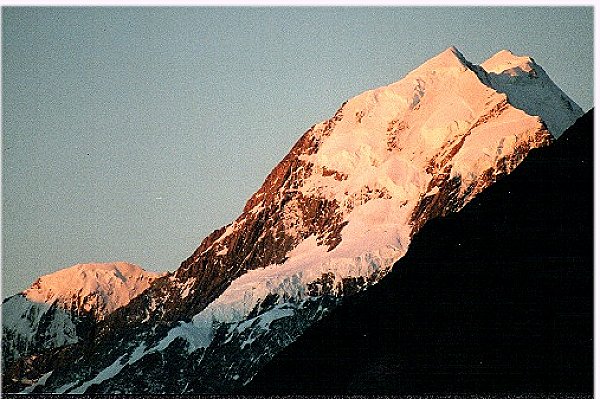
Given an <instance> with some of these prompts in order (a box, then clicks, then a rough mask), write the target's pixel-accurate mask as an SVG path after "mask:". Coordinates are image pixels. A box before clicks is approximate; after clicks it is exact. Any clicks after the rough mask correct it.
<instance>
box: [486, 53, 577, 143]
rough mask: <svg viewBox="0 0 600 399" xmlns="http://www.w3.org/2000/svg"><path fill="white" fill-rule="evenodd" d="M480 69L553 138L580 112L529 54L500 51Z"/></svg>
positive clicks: (516, 105) (493, 85) (492, 83)
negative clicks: (536, 118)
mask: <svg viewBox="0 0 600 399" xmlns="http://www.w3.org/2000/svg"><path fill="white" fill-rule="evenodd" d="M481 68H483V69H484V70H485V71H486V74H487V77H488V79H489V82H490V85H491V86H492V87H493V88H494V89H496V90H497V91H499V92H502V93H506V95H507V96H508V99H509V101H510V103H511V104H512V105H514V106H515V107H517V108H519V109H522V110H523V111H525V112H527V113H528V114H529V115H537V116H539V117H540V118H541V119H542V120H543V121H544V123H545V124H546V126H548V130H550V132H551V133H552V134H553V135H554V137H559V136H560V135H561V134H562V132H564V131H565V130H566V129H567V128H568V127H569V126H571V125H572V124H573V123H574V122H575V121H576V120H577V119H578V118H579V117H581V116H582V115H583V110H582V109H581V108H580V107H579V106H578V105H577V104H576V103H575V102H574V101H573V100H571V99H570V98H569V96H567V95H566V94H565V93H564V92H563V91H562V90H561V89H560V88H558V86H556V84H555V83H554V82H553V81H552V79H550V77H549V76H548V74H547V73H546V71H545V70H544V68H542V67H541V66H540V65H538V64H537V63H536V62H535V61H534V60H533V58H531V57H528V56H516V55H514V54H513V53H512V52H510V51H508V50H502V51H500V52H498V53H496V54H495V55H493V56H492V57H490V58H489V59H488V60H486V61H485V62H483V63H482V64H481Z"/></svg>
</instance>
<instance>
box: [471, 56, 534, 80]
mask: <svg viewBox="0 0 600 399" xmlns="http://www.w3.org/2000/svg"><path fill="white" fill-rule="evenodd" d="M481 67H482V68H483V69H485V70H486V71H487V72H488V73H496V74H500V73H506V74H508V75H510V76H518V75H523V74H525V75H529V74H532V75H534V74H537V71H536V69H537V68H539V65H537V64H536V63H535V61H534V60H533V58H531V57H529V56H517V55H515V54H513V53H512V52H511V51H510V50H501V51H499V52H497V53H496V54H494V55H493V56H491V57H490V58H488V59H487V60H486V61H485V62H483V63H482V64H481Z"/></svg>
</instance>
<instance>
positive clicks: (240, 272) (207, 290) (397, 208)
mask: <svg viewBox="0 0 600 399" xmlns="http://www.w3.org/2000/svg"><path fill="white" fill-rule="evenodd" d="M506 61H507V60H506V57H503V58H502V62H506ZM524 62H525V64H523V62H522V60H517V57H515V59H514V63H517V64H519V65H521V64H523V66H522V68H523V69H526V68H530V69H531V70H535V71H538V70H541V68H540V67H539V66H537V65H536V64H535V63H533V61H532V60H530V59H527V60H526V61H524ZM514 63H513V64H514ZM511 65H512V64H511ZM513 66H514V65H513ZM488 68H490V69H491V68H495V69H494V70H495V71H496V72H494V73H496V74H499V75H502V73H503V72H502V71H500V72H498V70H500V69H502V68H501V66H499V65H498V64H497V62H490V63H488ZM511 71H512V69H511ZM509 73H512V72H509ZM532 76H533V75H532ZM532 79H535V77H532ZM492 80H493V79H492V77H491V76H490V75H489V74H488V72H486V70H485V69H484V68H482V67H479V66H475V65H473V64H471V63H469V62H468V61H466V60H465V59H464V57H463V56H462V55H461V54H460V53H459V52H458V50H456V49H455V48H450V49H448V50H446V51H445V52H443V53H442V54H440V55H438V56H437V57H434V58H433V59H431V60H429V61H427V62H426V63H425V64H423V65H422V66H421V67H419V68H417V69H416V70H415V71H413V72H411V73H409V74H408V75H407V76H406V77H405V78H404V79H402V80H401V81H399V82H397V83H394V84H391V85H389V86H386V87H382V88H379V89H376V90H371V91H368V92H366V93H363V94H361V95H359V96H357V97H355V98H352V99H350V100H349V101H347V102H346V103H344V104H343V105H342V107H341V108H340V109H339V110H338V111H337V112H336V113H335V114H334V116H333V117H332V118H331V119H329V120H327V121H324V122H322V123H319V124H316V125H315V126H313V127H312V128H310V129H309V130H308V131H307V132H306V133H305V134H304V135H303V136H302V137H301V138H300V140H299V141H298V142H297V143H296V145H295V146H294V147H293V148H292V150H291V151H290V153H289V154H288V155H287V156H286V157H285V158H284V159H283V160H282V161H281V162H280V163H279V164H278V165H277V166H276V167H275V169H273V171H272V172H271V173H270V174H269V176H268V177H267V179H266V180H265V182H264V184H263V186H262V187H261V188H260V189H259V190H258V191H257V192H256V193H255V194H254V195H253V196H252V198H251V199H250V200H249V201H248V203H247V204H246V206H245V208H244V211H243V213H242V214H241V215H240V217H239V218H237V219H236V220H235V221H234V222H233V223H231V224H230V225H228V226H225V227H223V228H222V229H219V230H217V231H215V232H213V233H212V234H211V235H209V236H208V237H207V238H206V239H205V240H204V241H203V242H202V244H201V245H200V247H199V248H198V249H197V250H196V251H195V252H194V254H193V255H192V256H190V257H189V258H188V259H187V260H186V261H184V262H183V263H182V265H181V266H180V268H179V269H178V270H176V271H175V272H174V273H171V274H169V275H167V276H164V277H162V278H159V279H157V280H156V281H154V282H153V283H152V284H151V286H150V288H149V289H148V290H146V291H145V292H144V293H143V294H141V295H139V296H138V297H136V298H135V299H133V300H132V301H131V302H130V303H129V304H128V305H127V306H124V307H122V308H120V309H118V310H116V311H115V312H113V313H111V314H110V315H108V316H107V317H106V318H105V319H104V320H103V321H101V322H100V323H99V325H98V327H97V331H96V332H95V334H94V336H93V337H91V339H90V340H89V342H88V343H87V344H86V345H85V347H84V349H83V350H84V353H85V354H86V356H83V357H81V358H78V359H72V361H70V362H63V363H61V364H60V365H58V366H56V367H54V368H53V369H45V370H43V371H40V373H42V372H43V373H44V375H45V376H46V377H45V379H43V380H41V379H40V381H41V382H39V383H37V385H36V386H35V387H33V388H31V389H34V390H35V391H47V392H70V393H81V392H115V393H116V392H121V393H126V392H156V393H160V392H174V393H175V392H177V393H192V392H196V393H198V392H200V393H202V392H218V393H225V392H229V391H231V390H233V389H235V387H238V386H241V385H243V384H245V383H247V382H248V381H250V380H251V379H252V377H253V375H254V374H255V373H256V372H257V371H258V370H259V369H260V368H261V367H263V366H264V364H266V363H267V362H268V361H269V360H270V359H271V358H272V357H273V356H274V355H275V354H276V353H277V352H279V351H280V350H281V349H282V348H284V347H285V346H287V345H288V344H289V343H291V342H293V341H294V340H295V339H296V338H297V337H298V336H299V335H301V334H302V332H303V331H304V330H305V329H306V328H308V326H310V325H311V324H312V323H314V322H315V321H317V320H319V319H320V318H322V317H323V315H324V314H326V313H328V312H329V311H330V310H331V309H332V308H334V307H335V306H336V304H338V303H339V301H340V300H341V298H343V297H344V296H347V295H350V294H353V293H356V292H359V291H362V290H364V289H365V288H367V287H368V286H370V285H372V284H374V283H376V282H377V281H379V280H380V279H381V278H382V277H383V276H385V275H386V274H387V273H388V272H389V270H390V268H391V266H392V265H393V263H394V262H395V261H396V260H398V259H399V258H400V257H402V256H403V255H404V253H405V252H406V250H407V248H408V245H409V243H410V240H411V237H412V236H413V235H414V234H415V233H416V232H417V231H418V230H419V229H420V228H421V227H422V226H423V225H424V223H425V222H426V221H427V220H430V219H431V218H434V217H437V216H444V215H446V214H448V213H449V212H454V211H458V210H460V209H461V208H462V207H463V206H464V205H465V204H466V203H468V202H469V201H470V200H471V199H472V198H474V196H475V195H477V194H478V193H479V192H481V191H482V190H484V189H485V188H486V187H488V186H490V185H491V184H493V183H494V182H495V181H496V179H497V178H499V177H500V176H503V175H505V174H508V173H510V172H511V171H512V170H513V169H514V168H515V167H516V166H517V165H518V164H519V163H520V162H521V161H522V159H523V158H524V157H525V156H526V155H527V153H528V152H529V150H530V149H532V148H536V147H541V146H545V145H548V144H549V143H550V142H551V141H552V140H553V137H552V135H551V133H553V134H555V135H559V134H560V133H562V131H560V129H557V128H552V131H549V130H548V127H547V125H546V124H545V123H544V121H543V119H541V118H540V117H539V116H536V115H530V114H527V113H526V112H524V111H523V110H521V109H519V108H516V107H515V106H514V100H513V99H512V97H519V93H520V92H519V90H512V91H511V92H510V93H508V95H507V94H506V93H503V92H502V91H498V90H501V85H496V86H493V85H492V84H491V82H492ZM541 83H542V82H541V81H540V84H541ZM550 83H551V82H550ZM527 84H531V85H533V86H535V81H534V82H533V83H531V82H527ZM548 84H549V83H548V82H547V81H543V85H541V86H542V87H548ZM552 87H553V88H554V87H555V86H554V85H553V84H552ZM552 90H554V89H552ZM552 90H545V91H544V90H542V91H543V93H542V94H543V95H545V96H550V97H553V96H555V95H556V93H555V92H554V91H552ZM556 90H559V89H558V88H556ZM569 101H570V100H569ZM565 104H567V103H565ZM568 105H569V106H567V105H564V106H562V107H559V108H557V109H556V110H555V112H557V113H560V114H561V115H562V117H563V119H565V120H570V121H574V120H575V119H576V118H577V117H578V116H579V115H580V114H581V110H580V109H578V107H576V105H572V104H571V102H568ZM50 372H52V374H49V373H50ZM40 377H41V374H40Z"/></svg>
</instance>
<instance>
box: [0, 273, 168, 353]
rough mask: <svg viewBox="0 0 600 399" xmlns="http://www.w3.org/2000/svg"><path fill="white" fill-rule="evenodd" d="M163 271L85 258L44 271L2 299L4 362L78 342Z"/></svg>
mask: <svg viewBox="0 0 600 399" xmlns="http://www.w3.org/2000/svg"><path fill="white" fill-rule="evenodd" d="M157 277H158V275H157V274H154V273H149V272H146V271H145V270H143V269H142V268H140V267H138V266H135V265H132V264H129V263H124V262H116V263H95V264H79V265H75V266H72V267H69V268H66V269H62V270H59V271H57V272H55V273H52V274H48V275H46V276H42V277H40V278H39V279H38V280H37V281H36V282H35V283H33V285H32V286H31V287H30V288H28V289H26V290H25V291H23V292H22V293H19V294H17V295H14V296H12V297H10V298H7V299H6V300H5V301H4V302H3V304H2V327H3V329H2V349H3V350H2V352H3V353H2V360H3V362H6V361H11V360H14V359H17V358H19V357H21V356H24V355H28V354H30V353H35V351H39V350H40V349H50V348H56V347H60V346H63V345H67V344H71V343H75V342H78V341H79V340H80V339H81V338H82V335H84V334H85V331H82V330H84V329H85V328H84V326H86V325H88V324H89V322H93V321H98V320H102V319H104V317H105V316H106V315H108V314H109V313H111V312H113V311H114V310H115V309H117V308H120V307H122V306H124V305H126V304H127V303H129V301H130V300H131V299H132V298H134V297H135V296H137V295H139V294H140V293H141V292H142V291H144V290H145V289H146V288H148V287H149V286H150V283H151V282H152V281H153V280H154V279H156V278H157Z"/></svg>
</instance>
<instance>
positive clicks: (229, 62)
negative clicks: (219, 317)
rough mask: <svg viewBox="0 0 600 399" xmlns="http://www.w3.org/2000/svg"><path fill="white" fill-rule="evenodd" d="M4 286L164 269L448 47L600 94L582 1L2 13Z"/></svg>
mask: <svg viewBox="0 0 600 399" xmlns="http://www.w3.org/2000/svg"><path fill="white" fill-rule="evenodd" d="M2 11H3V14H2V83H3V86H2V111H3V113H2V122H3V124H2V128H3V131H2V171H3V175H2V177H3V181H2V200H3V201H2V206H3V209H2V216H3V218H2V228H3V229H2V238H3V248H2V249H3V251H2V272H3V274H2V277H3V289H4V291H3V296H8V295H12V294H14V293H16V292H18V291H20V290H22V289H24V288H26V287H27V286H29V285H30V284H31V283H32V282H33V281H34V280H35V278H36V277H37V276H39V275H42V274H47V273H50V272H52V271H55V270H58V269H60V268H64V267H68V266H70V265H73V264H75V263H87V262H107V261H116V260H124V261H129V262H132V263H136V264H139V265H140V266H142V267H144V268H146V269H149V270H174V269H176V268H177V267H178V266H179V264H180V262H181V261H182V260H184V259H185V258H186V257H187V256H188V255H190V254H191V253H192V252H193V250H194V249H195V248H196V247H197V246H198V245H199V243H200V241H201V240H202V238H203V237H204V236H206V235H207V234H208V233H210V232H211V231H212V230H214V229H217V228H219V227H221V226H222V225H225V224H227V223H229V222H230V221H232V220H233V219H234V218H235V217H236V216H237V215H238V214H239V213H240V212H241V210H242V208H243V205H244V203H245V201H246V199H248V198H249V197H250V195H251V194H252V193H253V192H254V191H255V190H256V189H257V188H258V187H259V186H260V184H261V183H262V181H263V179H264V178H265V177H266V175H267V174H268V172H269V171H270V170H271V169H272V168H273V167H274V166H275V165H276V163H277V162H278V161H279V160H280V159H281V158H282V157H283V156H284V155H285V154H286V153H287V152H288V150H289V149H290V148H291V146H292V145H293V144H294V142H295V141H296V140H297V139H298V138H299V137H300V136H301V134H302V133H303V132H304V131H306V130H307V129H308V128H309V127H310V126H311V125H313V124H314V123H317V122H319V121H321V120H323V119H325V118H328V117H330V116H331V115H332V114H333V113H334V112H335V111H336V109H337V108H338V107H339V106H340V104H341V103H342V102H344V101H345V100H346V99H348V98H349V97H352V96H354V95H357V94H359V93H361V92H363V91H365V90H368V89H371V88H375V87H378V86H382V85H385V84H389V83H391V82H394V81H397V80H399V79H401V78H402V77H403V76H404V75H405V74H406V73H407V72H409V71H410V70H412V69H413V68H415V67H417V66H418V65H420V64H421V63H423V62H424V61H425V60H427V59H428V58H430V57H432V56H434V55H436V54H437V53H439V52H441V51H443V50H444V49H446V48H447V47H449V46H451V45H455V46H457V47H458V48H459V50H460V51H461V52H462V53H463V54H464V55H465V56H466V58H467V59H469V60H470V61H472V62H475V63H480V62H482V61H484V60H485V59H486V58H488V57H489V56H491V55H492V54H494V53H495V52H497V51H499V50H501V49H505V48H506V49H510V50H512V51H513V52H515V53H517V54H519V55H521V54H527V55H530V56H532V57H533V58H534V59H535V60H536V62H537V63H539V64H540V65H542V66H543V67H544V69H545V70H546V72H548V74H549V75H550V77H551V78H552V79H553V80H554V81H555V82H556V83H557V84H558V86H559V87H561V88H562V89H563V90H564V91H565V92H566V93H567V94H568V95H569V96H571V97H572V98H573V99H574V100H575V101H576V102H577V103H578V104H579V105H580V106H581V107H582V108H583V109H584V110H588V109H590V108H591V107H592V105H593V10H592V8H591V7H587V8H581V7H580V8H560V9H558V8H539V7H538V8H531V7H528V8H489V7H478V8H435V7H426V8H409V7H396V8H381V7H379V8H270V9H269V8H3V10H2Z"/></svg>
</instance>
